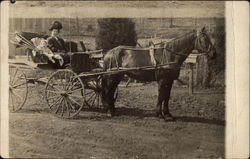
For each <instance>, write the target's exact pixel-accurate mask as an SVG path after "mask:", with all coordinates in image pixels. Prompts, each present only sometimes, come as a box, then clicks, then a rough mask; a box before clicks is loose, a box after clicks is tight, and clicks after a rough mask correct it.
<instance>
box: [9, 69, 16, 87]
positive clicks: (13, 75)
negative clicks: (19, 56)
mask: <svg viewBox="0 0 250 159" xmlns="http://www.w3.org/2000/svg"><path fill="white" fill-rule="evenodd" d="M17 70H18V69H16V71H15V73H14V75H13V78H12V81H11V82H10V84H12V83H13V82H14V80H15V77H16V74H17Z"/></svg>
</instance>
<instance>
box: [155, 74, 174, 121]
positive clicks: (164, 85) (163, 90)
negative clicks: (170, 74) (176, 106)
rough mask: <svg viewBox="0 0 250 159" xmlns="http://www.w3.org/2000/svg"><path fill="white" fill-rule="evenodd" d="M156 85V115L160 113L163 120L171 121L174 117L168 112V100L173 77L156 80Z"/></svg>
mask: <svg viewBox="0 0 250 159" xmlns="http://www.w3.org/2000/svg"><path fill="white" fill-rule="evenodd" d="M158 85H159V89H158V90H159V96H158V104H157V107H158V110H159V111H158V115H161V116H162V117H163V118H164V119H165V121H172V120H174V118H173V116H172V115H171V114H170V112H169V107H168V101H169V98H170V93H171V89H172V85H173V79H162V80H160V81H159V82H158Z"/></svg>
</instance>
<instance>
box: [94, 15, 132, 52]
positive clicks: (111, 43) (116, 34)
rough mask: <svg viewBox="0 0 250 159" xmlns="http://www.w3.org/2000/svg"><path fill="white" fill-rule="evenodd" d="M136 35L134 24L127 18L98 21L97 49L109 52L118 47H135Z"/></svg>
mask: <svg viewBox="0 0 250 159" xmlns="http://www.w3.org/2000/svg"><path fill="white" fill-rule="evenodd" d="M136 42H137V35H136V31H135V23H134V22H133V21H132V20H131V19H127V18H104V19H98V29H97V35H96V47H97V49H103V50H104V51H107V50H110V49H112V48H114V47H117V46H119V45H127V46H135V45H136Z"/></svg>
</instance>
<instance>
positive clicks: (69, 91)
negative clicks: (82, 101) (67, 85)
mask: <svg viewBox="0 0 250 159" xmlns="http://www.w3.org/2000/svg"><path fill="white" fill-rule="evenodd" d="M78 90H83V88H82V87H80V88H77V89H74V90H71V91H68V93H73V92H75V91H78Z"/></svg>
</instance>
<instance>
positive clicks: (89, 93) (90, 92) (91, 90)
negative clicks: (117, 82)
mask: <svg viewBox="0 0 250 159" xmlns="http://www.w3.org/2000/svg"><path fill="white" fill-rule="evenodd" d="M94 92H95V91H93V90H91V91H90V92H88V93H85V95H89V94H91V93H94Z"/></svg>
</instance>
